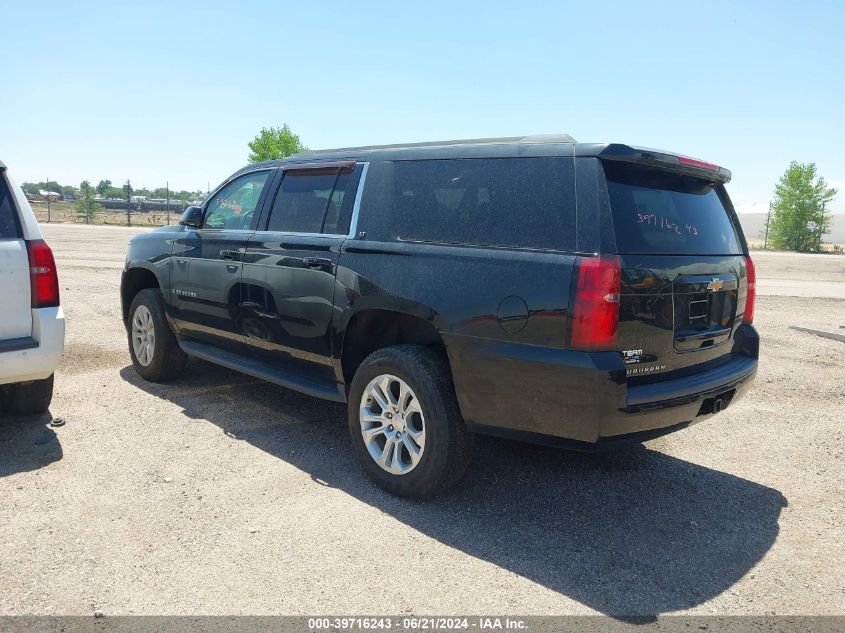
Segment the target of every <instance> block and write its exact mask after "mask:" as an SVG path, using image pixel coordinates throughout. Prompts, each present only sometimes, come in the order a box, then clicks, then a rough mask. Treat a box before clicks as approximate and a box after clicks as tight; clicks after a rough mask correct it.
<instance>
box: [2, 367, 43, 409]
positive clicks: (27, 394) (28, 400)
mask: <svg viewBox="0 0 845 633" xmlns="http://www.w3.org/2000/svg"><path fill="white" fill-rule="evenodd" d="M52 401H53V374H50V375H49V376H48V377H47V378H44V379H42V380H33V381H31V382H23V383H20V382H19V383H15V384H12V385H6V405H7V407H8V411H9V413H13V414H18V415H30V414H33V413H44V412H45V411H46V410H47V409H49V408H50V403H51V402H52Z"/></svg>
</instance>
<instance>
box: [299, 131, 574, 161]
mask: <svg viewBox="0 0 845 633" xmlns="http://www.w3.org/2000/svg"><path fill="white" fill-rule="evenodd" d="M575 142H576V141H575V139H574V138H573V137H571V136H570V135H569V134H531V135H528V136H503V137H494V138H465V139H454V140H449V141H423V142H421V143H392V144H389V145H365V146H362V147H337V148H333V149H309V150H305V151H303V152H298V153H297V154H295V156H306V155H308V154H323V153H331V152H349V151H370V150H380V149H405V148H414V147H444V146H449V145H493V144H497V143H538V144H539V143H575Z"/></svg>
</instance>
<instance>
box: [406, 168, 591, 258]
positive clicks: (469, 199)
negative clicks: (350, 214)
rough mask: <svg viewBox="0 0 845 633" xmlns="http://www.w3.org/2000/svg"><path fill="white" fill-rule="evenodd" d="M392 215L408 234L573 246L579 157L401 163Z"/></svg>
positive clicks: (418, 237)
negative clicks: (575, 159)
mask: <svg viewBox="0 0 845 633" xmlns="http://www.w3.org/2000/svg"><path fill="white" fill-rule="evenodd" d="M393 214H394V218H393V219H394V225H395V226H394V231H395V235H396V236H397V237H399V238H400V239H405V240H415V241H425V242H441V243H449V244H472V245H481V246H513V247H526V248H540V249H560V250H567V249H572V248H573V247H574V244H575V204H574V176H573V169H572V159H563V158H497V159H459V160H423V161H397V162H396V163H394V168H393Z"/></svg>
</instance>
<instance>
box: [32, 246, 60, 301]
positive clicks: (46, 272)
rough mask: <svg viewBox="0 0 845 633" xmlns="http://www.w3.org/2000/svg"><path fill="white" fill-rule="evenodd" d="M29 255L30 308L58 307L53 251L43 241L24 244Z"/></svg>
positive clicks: (57, 283)
mask: <svg viewBox="0 0 845 633" xmlns="http://www.w3.org/2000/svg"><path fill="white" fill-rule="evenodd" d="M26 250H27V252H28V253H29V280H30V281H29V284H30V288H31V289H32V307H33V308H49V307H52V306H57V305H59V276H58V274H57V273H56V261H55V260H54V259H53V251H51V250H50V247H49V246H47V243H46V242H45V241H44V240H32V241H29V242H27V243H26Z"/></svg>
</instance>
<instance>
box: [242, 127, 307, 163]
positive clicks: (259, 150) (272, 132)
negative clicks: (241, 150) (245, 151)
mask: <svg viewBox="0 0 845 633" xmlns="http://www.w3.org/2000/svg"><path fill="white" fill-rule="evenodd" d="M248 145H249V149H251V150H252V151H251V152H250V153H249V162H251V163H258V162H260V161H263V160H273V159H274V158H284V157H285V156H291V155H293V154H296V153H297V152H302V151H304V150H306V149H308V148H307V147H305V145H303V144H302V142H300V140H299V135H297V134H294V133H293V132H291V129H290V127H289V126H288V124H287V123H285V124H283V125H282V127H269V128H268V127H263V128H261V131H260V132H259V133H258V135H257V136H256V137H255V138H254V139H253V140H252V141H250V142H249V143H248Z"/></svg>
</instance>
